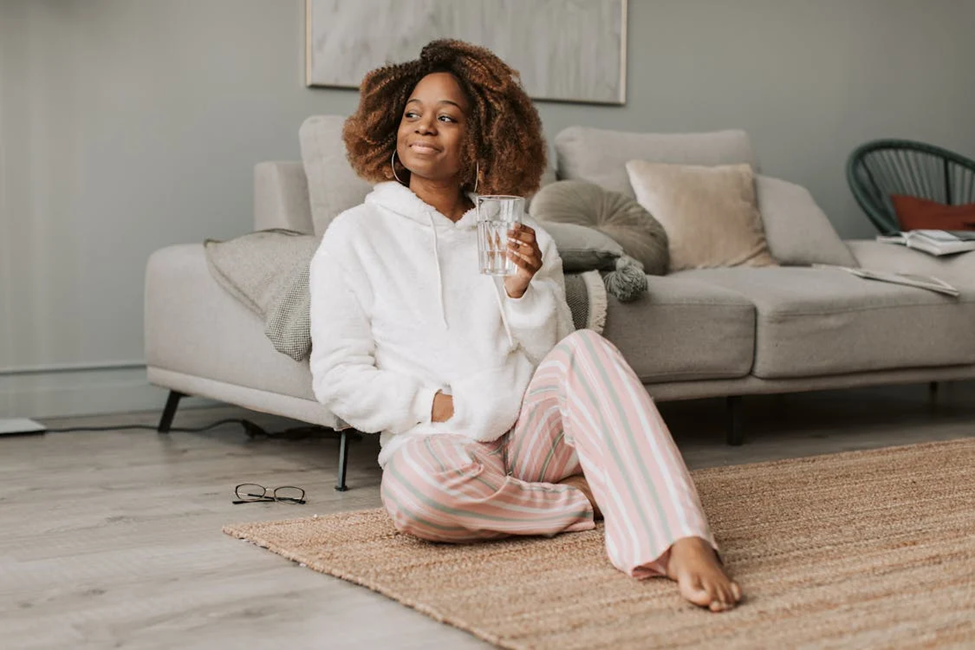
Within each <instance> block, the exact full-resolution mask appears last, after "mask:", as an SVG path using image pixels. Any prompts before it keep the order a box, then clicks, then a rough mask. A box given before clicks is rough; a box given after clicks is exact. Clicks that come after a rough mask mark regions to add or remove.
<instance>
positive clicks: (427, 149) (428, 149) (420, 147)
mask: <svg viewBox="0 0 975 650" xmlns="http://www.w3.org/2000/svg"><path fill="white" fill-rule="evenodd" d="M410 149H413V150H414V151H416V152H418V153H437V152H438V151H440V150H439V149H437V148H436V147H434V146H433V145H430V144H425V143H423V142H414V143H413V144H411V145H410Z"/></svg>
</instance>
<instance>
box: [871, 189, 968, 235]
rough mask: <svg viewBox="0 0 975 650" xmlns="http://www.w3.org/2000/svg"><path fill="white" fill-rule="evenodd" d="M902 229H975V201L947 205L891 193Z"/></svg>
mask: <svg viewBox="0 0 975 650" xmlns="http://www.w3.org/2000/svg"><path fill="white" fill-rule="evenodd" d="M890 200H891V202H892V203H893V204H894V213H895V214H896V215H897V222H898V223H899V224H900V227H901V230H975V203H966V204H964V205H945V204H944V203H938V202H937V201H931V200H928V199H922V198H919V197H916V196H907V195H904V194H891V195H890Z"/></svg>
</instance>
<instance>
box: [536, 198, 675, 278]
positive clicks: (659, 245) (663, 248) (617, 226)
mask: <svg viewBox="0 0 975 650" xmlns="http://www.w3.org/2000/svg"><path fill="white" fill-rule="evenodd" d="M530 212H531V215H532V217H534V218H535V219H537V220H539V221H542V222H544V223H542V226H543V227H545V228H547V227H548V224H551V223H560V224H574V225H577V226H587V227H589V228H591V229H595V230H598V231H599V232H601V233H603V234H605V235H608V236H609V237H610V238H612V239H613V241H616V242H618V243H619V245H620V246H622V250H623V252H625V253H626V254H627V255H629V256H630V257H632V258H633V259H635V260H638V261H639V262H640V263H641V264H643V270H644V271H646V272H647V273H649V274H650V275H664V274H665V273H667V267H668V261H669V259H670V257H669V254H668V252H667V233H666V232H665V231H664V228H663V226H662V225H660V222H658V221H657V220H656V219H654V218H653V217H652V216H651V215H650V213H649V212H647V211H646V210H645V209H644V208H643V207H642V206H641V205H640V204H639V203H637V202H636V201H634V200H633V199H631V198H629V197H626V196H623V195H622V194H620V193H619V192H611V191H609V190H606V189H604V188H602V187H600V186H599V185H596V184H595V183H590V182H588V181H559V182H557V183H552V184H551V185H548V186H546V187H543V188H542V189H541V190H539V191H538V194H536V195H535V199H534V200H533V201H532V203H531V206H530ZM556 243H558V240H556ZM559 251H560V252H561V248H560V249H559ZM564 259H565V258H564V256H563V260H564ZM610 268H612V267H610Z"/></svg>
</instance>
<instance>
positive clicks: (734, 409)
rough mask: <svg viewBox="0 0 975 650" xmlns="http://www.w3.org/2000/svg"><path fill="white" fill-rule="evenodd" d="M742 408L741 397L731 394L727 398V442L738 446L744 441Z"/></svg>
mask: <svg viewBox="0 0 975 650" xmlns="http://www.w3.org/2000/svg"><path fill="white" fill-rule="evenodd" d="M743 411H744V409H743V404H742V397H741V396H740V395H733V396H731V397H729V398H728V444H729V445H734V446H736V447H737V446H738V445H740V444H742V443H743V442H745V432H744V412H743Z"/></svg>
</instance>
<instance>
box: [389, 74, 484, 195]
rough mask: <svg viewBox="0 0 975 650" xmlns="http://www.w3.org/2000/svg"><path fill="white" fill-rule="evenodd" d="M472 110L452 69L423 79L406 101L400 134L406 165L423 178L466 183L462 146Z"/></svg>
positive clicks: (399, 150) (399, 146) (399, 148)
mask: <svg viewBox="0 0 975 650" xmlns="http://www.w3.org/2000/svg"><path fill="white" fill-rule="evenodd" d="M469 110H470V103H469V102H468V100H467V97H466V96H465V95H464V91H463V90H462V89H461V87H460V84H459V83H458V82H457V79H456V78H454V76H453V75H452V74H450V73H449V72H435V73H433V74H428V75H427V76H425V77H424V78H423V79H421V80H420V83H418V84H417V85H416V88H414V89H413V94H411V95H410V99H409V100H408V101H407V102H406V108H405V109H404V110H403V116H402V119H401V120H400V124H399V131H398V133H397V135H396V155H397V157H399V159H400V162H401V163H402V164H403V166H404V167H406V168H407V169H408V170H410V172H411V173H413V174H416V175H417V176H418V177H420V178H424V179H427V180H432V181H451V180H452V181H456V183H457V185H458V186H460V185H462V184H463V179H461V178H460V170H461V166H462V165H461V163H462V160H463V158H462V154H461V147H462V145H463V143H464V137H465V135H466V133H467V115H468V111H469Z"/></svg>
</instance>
